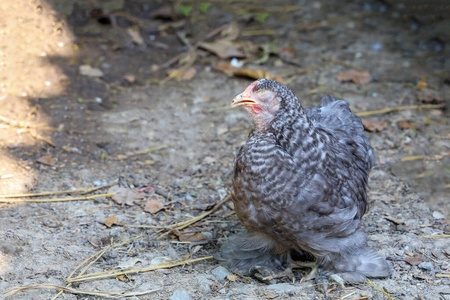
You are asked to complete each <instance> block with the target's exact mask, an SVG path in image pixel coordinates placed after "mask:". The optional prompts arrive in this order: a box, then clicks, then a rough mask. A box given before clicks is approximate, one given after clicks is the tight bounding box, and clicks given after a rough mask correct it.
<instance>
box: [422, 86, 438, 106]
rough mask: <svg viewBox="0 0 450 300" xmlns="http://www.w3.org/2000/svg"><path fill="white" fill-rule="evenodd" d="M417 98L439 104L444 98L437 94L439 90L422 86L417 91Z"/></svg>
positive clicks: (424, 101)
mask: <svg viewBox="0 0 450 300" xmlns="http://www.w3.org/2000/svg"><path fill="white" fill-rule="evenodd" d="M417 99H418V100H420V101H422V102H423V103H437V104H439V103H442V102H444V98H443V97H442V96H441V95H440V94H439V92H437V91H434V90H432V89H429V88H423V89H422V90H421V91H420V92H418V95H417Z"/></svg>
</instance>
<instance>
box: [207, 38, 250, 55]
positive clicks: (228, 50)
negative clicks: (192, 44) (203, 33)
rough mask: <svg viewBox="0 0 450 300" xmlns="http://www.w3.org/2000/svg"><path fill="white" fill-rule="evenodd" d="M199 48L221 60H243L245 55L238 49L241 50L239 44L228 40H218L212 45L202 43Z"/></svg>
mask: <svg viewBox="0 0 450 300" xmlns="http://www.w3.org/2000/svg"><path fill="white" fill-rule="evenodd" d="M199 46H200V48H202V49H205V50H207V51H209V52H212V53H214V54H215V55H217V56H218V57H220V58H222V59H226V58H231V57H236V58H245V57H246V55H245V54H244V52H242V51H241V50H240V49H241V48H242V47H241V45H240V44H239V43H236V42H232V41H230V40H218V41H215V42H214V43H207V42H203V43H200V45H199Z"/></svg>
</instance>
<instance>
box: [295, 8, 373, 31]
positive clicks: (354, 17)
mask: <svg viewBox="0 0 450 300" xmlns="http://www.w3.org/2000/svg"><path fill="white" fill-rule="evenodd" d="M376 14H378V13H377V12H371V11H370V12H363V13H360V14H358V15H350V16H343V17H339V18H333V19H328V20H325V21H318V22H314V23H310V24H305V25H300V26H298V27H297V28H295V30H311V29H317V28H321V27H327V26H329V25H331V24H335V23H340V22H345V21H347V20H357V19H363V18H366V17H370V16H372V15H376Z"/></svg>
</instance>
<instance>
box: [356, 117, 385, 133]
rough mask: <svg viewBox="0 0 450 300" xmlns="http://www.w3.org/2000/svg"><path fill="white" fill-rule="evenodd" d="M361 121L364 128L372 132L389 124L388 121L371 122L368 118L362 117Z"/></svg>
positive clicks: (381, 129)
mask: <svg viewBox="0 0 450 300" xmlns="http://www.w3.org/2000/svg"><path fill="white" fill-rule="evenodd" d="M361 122H362V124H363V126H364V129H365V130H367V131H370V132H379V131H383V130H384V129H386V128H387V127H388V125H389V123H388V122H387V121H382V122H371V121H367V120H366V119H361Z"/></svg>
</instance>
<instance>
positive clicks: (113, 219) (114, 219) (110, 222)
mask: <svg viewBox="0 0 450 300" xmlns="http://www.w3.org/2000/svg"><path fill="white" fill-rule="evenodd" d="M103 224H105V225H106V226H107V227H109V228H111V226H113V225H114V224H117V217H116V216H109V217H107V218H106V219H105V221H104V222H103Z"/></svg>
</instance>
